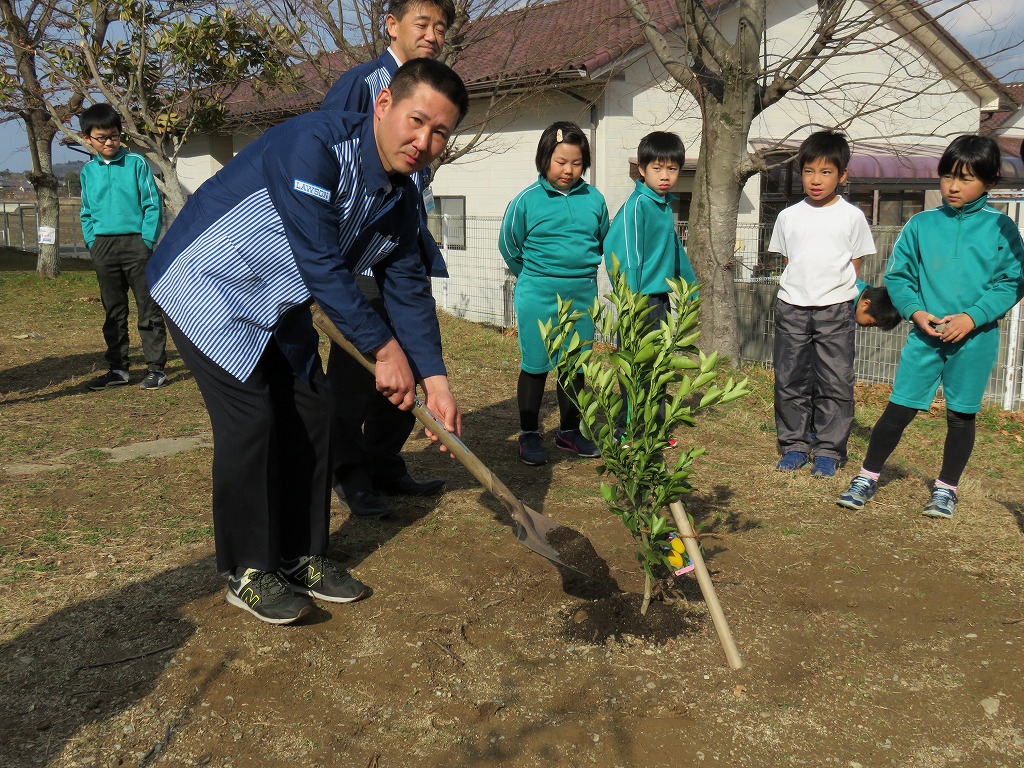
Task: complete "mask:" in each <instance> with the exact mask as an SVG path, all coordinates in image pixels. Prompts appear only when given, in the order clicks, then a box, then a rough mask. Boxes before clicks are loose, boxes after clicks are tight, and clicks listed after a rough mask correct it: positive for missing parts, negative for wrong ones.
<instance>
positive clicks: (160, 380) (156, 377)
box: [139, 371, 167, 389]
mask: <svg viewBox="0 0 1024 768" xmlns="http://www.w3.org/2000/svg"><path fill="white" fill-rule="evenodd" d="M166 384H167V374H165V373H164V372H163V371H150V372H149V373H147V374H146V375H145V377H143V379H142V382H141V383H140V384H139V389H160V387H162V386H164V385H166Z"/></svg>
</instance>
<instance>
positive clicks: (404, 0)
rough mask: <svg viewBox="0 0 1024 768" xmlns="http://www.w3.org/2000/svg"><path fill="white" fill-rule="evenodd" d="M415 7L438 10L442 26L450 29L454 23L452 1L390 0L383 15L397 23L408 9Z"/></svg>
mask: <svg viewBox="0 0 1024 768" xmlns="http://www.w3.org/2000/svg"><path fill="white" fill-rule="evenodd" d="M417 5H432V6H434V7H435V8H438V9H440V11H441V13H443V14H444V24H445V26H446V27H450V26H451V25H452V24H454V23H455V3H453V2H452V0H391V2H390V3H388V9H387V11H385V14H386V15H388V16H394V17H395V18H396V19H398V20H399V21H401V20H402V17H403V16H405V14H407V13H408V12H409V9H410V8H412V7H414V6H417Z"/></svg>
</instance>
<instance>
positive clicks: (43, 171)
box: [25, 109, 60, 277]
mask: <svg viewBox="0 0 1024 768" xmlns="http://www.w3.org/2000/svg"><path fill="white" fill-rule="evenodd" d="M25 127H26V129H27V132H28V138H29V152H30V154H31V155H32V171H31V172H30V173H29V174H28V180H29V183H30V184H31V185H32V189H33V190H34V191H35V193H36V236H37V238H38V239H39V240H41V239H42V238H39V233H40V232H41V231H42V230H43V229H44V228H52V229H53V232H54V233H55V234H54V241H53V243H42V242H39V243H38V247H39V252H38V255H37V258H36V273H37V274H39V275H40V276H42V277H56V276H57V275H59V274H60V181H58V179H57V177H56V176H55V175H54V173H53V137H54V135H55V134H56V133H57V129H56V128H55V127H54V126H53V124H52V123H51V122H50V114H49V112H47V111H46V110H45V109H34V110H32V111H31V112H30V113H29V114H28V115H26V117H25Z"/></svg>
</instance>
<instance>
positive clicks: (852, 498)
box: [836, 475, 878, 509]
mask: <svg viewBox="0 0 1024 768" xmlns="http://www.w3.org/2000/svg"><path fill="white" fill-rule="evenodd" d="M877 490H878V483H877V482H876V481H874V480H872V479H871V478H870V477H868V476H867V475H857V476H856V477H855V478H853V480H851V481H850V487H849V488H847V489H846V493H844V494H843V495H842V496H840V497H839V498H838V499H836V504H838V505H839V506H840V507H846V508H847V509H864V505H865V504H867V503H868V502H869V501H871V500H872V499H873V498H874V497H875V491H877Z"/></svg>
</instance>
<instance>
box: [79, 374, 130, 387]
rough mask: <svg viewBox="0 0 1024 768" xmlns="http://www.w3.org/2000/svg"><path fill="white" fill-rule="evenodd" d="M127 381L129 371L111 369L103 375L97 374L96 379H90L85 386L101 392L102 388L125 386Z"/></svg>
mask: <svg viewBox="0 0 1024 768" xmlns="http://www.w3.org/2000/svg"><path fill="white" fill-rule="evenodd" d="M127 383H128V371H122V370H114V369H111V370H109V371H107V372H106V373H104V374H103V375H102V376H97V377H96V378H95V379H89V381H87V382H85V386H86V387H87V388H89V389H91V390H92V391H93V392H101V391H102V390H104V389H110V388H111V387H123V386H124V385H125V384H127Z"/></svg>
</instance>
